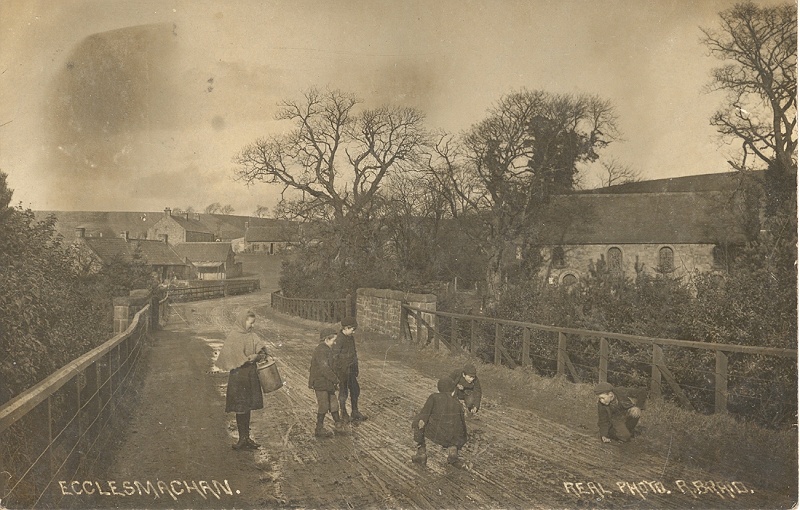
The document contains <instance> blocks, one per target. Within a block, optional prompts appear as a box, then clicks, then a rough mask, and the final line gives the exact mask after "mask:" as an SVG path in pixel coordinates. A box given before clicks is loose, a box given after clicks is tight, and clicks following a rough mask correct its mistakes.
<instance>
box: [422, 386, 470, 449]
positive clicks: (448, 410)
mask: <svg viewBox="0 0 800 510" xmlns="http://www.w3.org/2000/svg"><path fill="white" fill-rule="evenodd" d="M453 384H454V383H453V381H452V380H450V379H449V378H444V379H440V380H439V384H438V385H437V387H438V389H439V393H434V394H432V395H431V396H429V397H428V400H427V401H426V402H425V405H424V406H423V407H422V410H421V411H420V412H419V414H418V415H417V416H415V417H414V421H413V422H412V429H416V427H417V426H418V424H419V421H420V420H423V421H424V422H425V427H424V428H423V433H424V436H425V438H426V439H430V440H431V441H433V442H434V443H436V444H439V445H441V446H444V447H445V448H448V447H450V446H456V447H458V448H461V447H462V446H464V443H466V442H467V422H466V421H465V420H464V408H463V407H461V403H460V402H459V401H458V400H457V399H456V398H455V397H453V396H452V395H451V393H450V392H452V391H453Z"/></svg>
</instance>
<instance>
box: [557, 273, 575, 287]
mask: <svg viewBox="0 0 800 510" xmlns="http://www.w3.org/2000/svg"><path fill="white" fill-rule="evenodd" d="M576 283H578V277H577V276H575V275H574V274H572V273H567V274H565V275H564V276H563V277H562V278H561V285H563V286H564V287H572V286H573V285H575V284H576Z"/></svg>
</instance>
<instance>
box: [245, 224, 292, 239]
mask: <svg viewBox="0 0 800 510" xmlns="http://www.w3.org/2000/svg"><path fill="white" fill-rule="evenodd" d="M244 240H245V242H248V243H263V242H268V243H270V242H274V243H281V242H285V243H291V242H296V241H297V228H296V227H289V226H271V227H250V228H248V229H247V232H246V233H245V235H244Z"/></svg>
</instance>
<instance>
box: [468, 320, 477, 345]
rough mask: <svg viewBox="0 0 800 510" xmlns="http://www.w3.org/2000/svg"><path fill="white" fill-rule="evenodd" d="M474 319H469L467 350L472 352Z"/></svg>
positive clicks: (474, 333)
mask: <svg viewBox="0 0 800 510" xmlns="http://www.w3.org/2000/svg"><path fill="white" fill-rule="evenodd" d="M476 334H477V333H476V332H475V319H470V321H469V352H474V349H475V335H476Z"/></svg>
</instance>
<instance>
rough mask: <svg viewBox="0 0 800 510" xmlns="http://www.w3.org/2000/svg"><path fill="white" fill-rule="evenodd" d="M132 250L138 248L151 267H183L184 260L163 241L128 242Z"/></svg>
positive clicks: (143, 240)
mask: <svg viewBox="0 0 800 510" xmlns="http://www.w3.org/2000/svg"><path fill="white" fill-rule="evenodd" d="M128 245H129V247H130V248H131V249H134V250H135V249H136V248H137V247H138V249H139V252H140V253H141V254H142V256H143V257H144V258H145V260H147V263H148V264H150V265H151V266H182V265H184V264H185V263H184V262H183V259H182V258H181V257H180V256H179V255H178V254H177V253H176V252H175V250H173V249H172V247H171V246H169V245H168V244H167V243H165V242H163V241H156V240H145V239H142V240H132V241H129V242H128Z"/></svg>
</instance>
